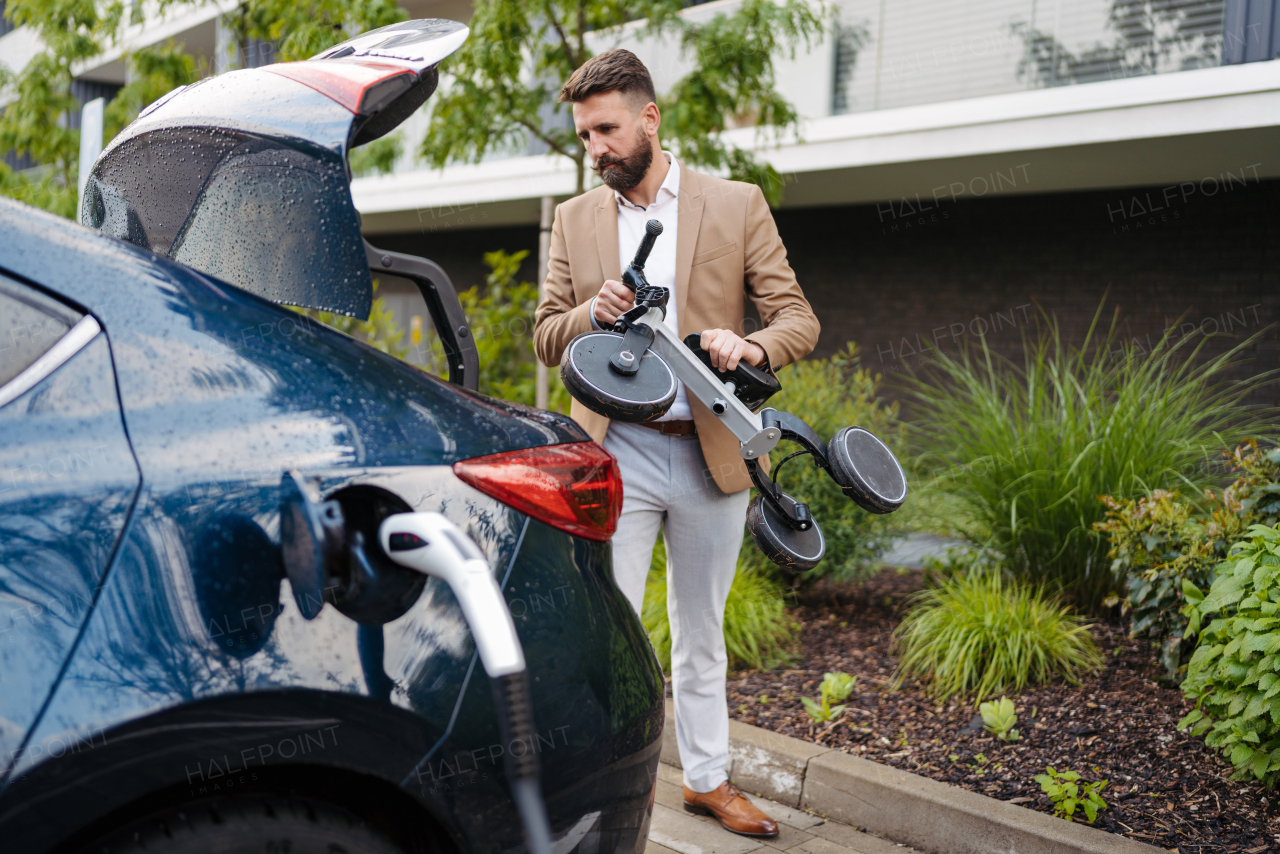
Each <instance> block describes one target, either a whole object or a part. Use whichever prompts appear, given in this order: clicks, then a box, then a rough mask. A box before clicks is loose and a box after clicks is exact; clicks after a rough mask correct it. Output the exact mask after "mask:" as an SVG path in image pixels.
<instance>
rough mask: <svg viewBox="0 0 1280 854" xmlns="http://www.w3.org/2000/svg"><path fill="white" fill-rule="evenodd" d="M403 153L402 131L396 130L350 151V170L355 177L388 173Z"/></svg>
mask: <svg viewBox="0 0 1280 854" xmlns="http://www.w3.org/2000/svg"><path fill="white" fill-rule="evenodd" d="M402 154H404V133H403V131H396V132H395V133H391V134H387V135H386V136H384V137H382V138H381V139H375V140H374V141H373V142H370V143H366V144H365V145H362V146H360V147H359V148H357V149H354V150H353V151H352V152H351V157H350V162H351V172H352V174H353V175H355V177H357V178H364V177H366V176H369V175H390V174H391V173H392V171H393V170H394V169H395V168H396V161H397V160H399V159H400V155H402Z"/></svg>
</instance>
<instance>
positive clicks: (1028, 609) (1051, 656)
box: [894, 572, 1102, 702]
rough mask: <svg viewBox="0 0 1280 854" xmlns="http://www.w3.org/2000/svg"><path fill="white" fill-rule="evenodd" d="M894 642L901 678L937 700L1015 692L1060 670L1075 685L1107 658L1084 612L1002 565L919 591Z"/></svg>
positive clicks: (956, 577) (1059, 673)
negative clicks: (1002, 570)
mask: <svg viewBox="0 0 1280 854" xmlns="http://www.w3.org/2000/svg"><path fill="white" fill-rule="evenodd" d="M894 647H895V649H896V650H897V652H898V654H899V656H900V658H899V661H898V679H899V680H901V679H903V678H906V677H915V678H917V679H919V680H920V681H922V682H923V683H924V685H925V687H926V689H927V690H928V691H929V693H930V694H931V695H932V696H933V697H935V698H936V699H937V700H938V701H939V702H944V701H946V700H947V699H949V698H951V697H952V696H956V695H960V696H969V695H974V696H975V697H976V699H977V700H981V699H982V698H983V697H986V696H988V695H990V694H993V693H996V692H1004V691H1008V692H1011V693H1016V692H1017V691H1020V690H1022V688H1023V687H1025V686H1026V685H1028V684H1039V683H1044V682H1048V681H1049V680H1050V679H1053V678H1055V677H1058V676H1061V677H1062V678H1064V679H1066V680H1067V681H1068V682H1071V683H1073V684H1075V683H1077V682H1078V681H1079V677H1080V675H1081V674H1082V673H1085V672H1087V671H1090V670H1093V669H1095V668H1097V667H1098V666H1099V665H1100V664H1101V661H1102V659H1101V656H1099V655H1098V650H1097V647H1096V646H1095V645H1094V642H1093V636H1092V635H1091V634H1089V628H1088V626H1086V625H1084V624H1083V623H1081V621H1080V620H1079V618H1077V617H1076V616H1074V615H1073V614H1072V613H1071V612H1070V611H1068V610H1067V609H1066V608H1065V607H1063V606H1062V605H1061V604H1060V603H1059V602H1058V601H1057V600H1056V599H1055V598H1053V597H1051V596H1045V595H1044V594H1043V593H1042V592H1041V591H1039V590H1036V589H1034V588H1030V587H1027V586H1025V585H1021V584H1011V583H1009V582H1007V581H1005V580H1004V579H1003V578H1002V577H1001V575H1000V574H999V573H996V572H988V573H975V574H973V575H968V576H965V575H957V576H955V577H952V578H946V579H942V580H941V581H940V582H939V584H938V586H936V587H931V588H926V589H925V590H922V591H920V592H919V593H917V594H915V596H914V597H913V601H912V607H911V610H910V611H909V612H908V614H907V616H906V617H905V618H904V619H903V621H902V622H901V623H900V624H899V625H898V628H897V629H895V630H894Z"/></svg>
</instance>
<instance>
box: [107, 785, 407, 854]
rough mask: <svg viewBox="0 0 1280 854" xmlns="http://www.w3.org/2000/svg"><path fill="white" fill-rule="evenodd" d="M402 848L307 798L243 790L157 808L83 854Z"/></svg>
mask: <svg viewBox="0 0 1280 854" xmlns="http://www.w3.org/2000/svg"><path fill="white" fill-rule="evenodd" d="M263 851H288V852H289V854H333V852H334V851H342V852H345V854H404V849H402V848H400V846H398V845H396V844H395V843H394V842H392V841H391V840H390V839H389V838H388V837H387V836H386V835H385V834H383V833H382V832H381V831H379V830H377V829H375V828H373V827H370V826H369V825H367V824H365V823H364V822H363V821H361V820H360V819H359V818H357V817H356V816H354V815H352V814H351V813H349V812H347V811H346V810H343V809H339V808H338V807H335V806H332V805H330V804H326V803H322V802H320V801H314V800H311V799H309V798H293V797H289V798H286V797H279V796H272V795H241V796H239V797H234V798H217V799H208V800H203V801H192V802H190V803H186V804H183V805H182V806H180V807H177V808H176V809H170V810H167V811H163V812H158V813H156V814H154V815H151V816H148V817H147V818H145V819H142V820H141V821H138V822H136V823H135V824H133V825H131V826H129V827H125V828H122V829H121V830H119V831H117V832H115V833H113V834H111V835H110V836H108V837H107V838H106V839H103V840H101V841H99V842H95V843H94V844H93V845H91V846H89V847H88V848H85V849H84V850H83V854H142V852H146V854H261V852H263Z"/></svg>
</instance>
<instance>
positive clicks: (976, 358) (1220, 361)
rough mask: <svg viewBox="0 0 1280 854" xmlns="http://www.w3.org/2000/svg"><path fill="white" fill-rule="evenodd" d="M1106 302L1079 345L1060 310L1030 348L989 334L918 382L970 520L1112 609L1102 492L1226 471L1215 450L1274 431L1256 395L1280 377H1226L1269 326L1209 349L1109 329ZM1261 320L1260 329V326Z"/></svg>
mask: <svg viewBox="0 0 1280 854" xmlns="http://www.w3.org/2000/svg"><path fill="white" fill-rule="evenodd" d="M1101 318H1102V309H1101V307H1100V308H1099V310H1098V313H1097V314H1095V316H1094V319H1093V323H1092V325H1091V326H1090V328H1089V331H1088V334H1087V335H1086V336H1085V339H1084V342H1083V343H1082V344H1080V345H1079V346H1075V345H1072V344H1068V343H1067V342H1066V341H1065V340H1064V337H1063V334H1062V332H1061V330H1060V329H1059V327H1058V324H1057V322H1056V320H1054V319H1052V318H1050V317H1048V316H1047V315H1046V316H1045V317H1044V318H1043V320H1044V324H1043V329H1042V333H1041V334H1040V335H1039V336H1038V337H1037V338H1035V339H1024V341H1023V346H1024V356H1023V358H1022V360H1021V361H1020V362H1015V361H1013V360H1010V359H1007V358H1004V357H1001V356H999V355H997V354H995V353H993V352H991V350H990V349H988V347H987V342H986V339H985V338H984V339H983V340H982V344H981V347H980V348H977V349H974V350H969V349H966V350H964V351H963V352H961V353H960V354H959V355H955V356H952V355H949V354H946V353H942V352H938V353H935V354H934V361H933V365H934V368H935V369H936V370H934V371H933V372H931V373H930V374H928V375H927V376H925V377H922V378H918V379H916V380H915V381H914V382H913V388H912V393H913V396H914V398H915V405H914V409H915V414H916V418H915V423H916V425H917V426H918V428H919V433H918V444H919V446H920V447H921V448H922V449H923V450H924V451H925V453H924V454H923V455H922V457H921V459H920V462H921V463H922V464H924V465H926V466H928V467H929V468H931V469H932V470H933V471H934V472H935V480H934V482H933V485H934V486H936V487H938V488H940V489H941V490H943V491H944V492H946V493H948V494H950V495H952V496H953V497H954V498H955V499H956V500H957V501H958V503H959V504H960V507H961V513H962V515H963V516H964V517H965V518H967V519H968V520H969V521H968V522H966V523H965V524H964V525H963V527H962V530H961V532H960V533H961V534H962V535H963V536H964V538H965V539H967V540H968V541H969V542H970V543H971V544H972V545H973V546H975V547H977V548H978V549H980V550H982V551H984V552H986V553H991V554H994V555H995V556H996V557H997V558H998V562H999V563H1000V564H1001V565H1002V566H1003V568H1004V570H1005V571H1006V572H1008V573H1010V574H1012V576H1013V577H1014V578H1016V579H1017V580H1019V581H1021V582H1023V583H1026V584H1033V585H1036V586H1042V585H1043V586H1045V587H1046V588H1048V589H1049V590H1051V591H1052V592H1061V593H1062V594H1064V596H1065V597H1066V598H1068V599H1069V600H1070V601H1072V602H1073V603H1074V604H1075V605H1077V606H1078V607H1080V608H1081V609H1082V610H1084V611H1088V612H1095V613H1096V612H1099V611H1101V610H1102V608H1103V605H1102V603H1103V601H1104V600H1106V599H1107V598H1108V597H1110V596H1112V595H1115V594H1117V593H1120V592H1121V587H1122V585H1123V580H1124V579H1123V574H1124V573H1123V572H1119V571H1116V570H1115V569H1113V567H1112V565H1111V562H1110V561H1109V560H1107V547H1108V544H1107V540H1106V537H1105V536H1103V535H1102V534H1101V533H1100V532H1099V531H1097V530H1095V529H1094V523H1095V522H1099V521H1102V519H1103V514H1104V512H1105V510H1106V508H1105V507H1104V506H1103V505H1102V504H1101V503H1100V502H1099V501H1098V496H1100V495H1110V496H1113V497H1115V498H1116V499H1121V500H1123V499H1127V498H1134V497H1137V496H1139V495H1145V494H1147V493H1148V492H1149V491H1150V490H1153V489H1168V488H1171V487H1179V486H1180V487H1182V488H1183V489H1185V490H1186V491H1187V492H1189V493H1192V494H1199V493H1200V492H1201V490H1202V489H1203V488H1205V487H1207V486H1210V485H1212V484H1213V482H1214V479H1215V475H1214V473H1213V471H1212V468H1211V466H1210V462H1211V461H1212V460H1216V459H1218V458H1219V457H1220V454H1221V453H1222V452H1223V451H1225V450H1228V449H1229V448H1231V447H1234V446H1235V445H1236V444H1238V443H1239V442H1240V441H1242V440H1243V439H1244V438H1245V437H1246V436H1263V437H1269V436H1273V435H1274V433H1275V428H1274V423H1272V421H1271V420H1270V419H1269V416H1268V413H1266V412H1262V411H1260V410H1258V409H1257V408H1250V407H1249V406H1247V405H1245V401H1246V398H1247V397H1248V396H1249V395H1250V394H1251V393H1252V392H1253V391H1254V390H1256V389H1258V388H1259V387H1260V386H1261V385H1263V384H1264V383H1266V382H1270V381H1271V380H1272V379H1273V378H1274V372H1271V373H1263V374H1258V375H1256V376H1253V377H1252V378H1250V379H1247V380H1242V381H1239V382H1227V379H1228V378H1227V376H1226V374H1227V372H1228V370H1229V369H1230V368H1232V367H1233V366H1234V365H1235V364H1236V363H1237V362H1238V361H1240V359H1241V356H1242V355H1243V352H1244V351H1245V350H1246V349H1247V348H1250V347H1252V346H1254V345H1255V344H1256V343H1257V337H1258V336H1257V335H1255V336H1253V337H1251V338H1248V339H1245V340H1243V341H1240V342H1239V343H1237V344H1235V345H1234V346H1232V347H1231V348H1229V349H1228V350H1226V352H1223V353H1221V354H1220V355H1217V356H1213V357H1206V356H1205V355H1204V353H1203V352H1202V348H1203V345H1204V343H1205V341H1206V340H1207V339H1205V338H1200V339H1198V340H1197V339H1193V338H1190V337H1184V338H1180V339H1177V340H1175V339H1174V338H1172V337H1170V336H1169V335H1166V336H1165V337H1163V338H1161V339H1159V340H1158V341H1155V342H1154V343H1153V344H1150V346H1149V347H1147V348H1144V347H1143V346H1141V344H1140V343H1138V342H1136V340H1130V341H1125V340H1124V338H1123V336H1122V335H1121V334H1120V330H1119V325H1118V314H1117V315H1116V318H1115V319H1113V321H1112V324H1111V326H1110V328H1109V329H1103V328H1102V327H1101V326H1100V323H1099V321H1100V320H1101ZM1259 334H1261V333H1259Z"/></svg>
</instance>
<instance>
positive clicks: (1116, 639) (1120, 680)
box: [729, 570, 1280, 854]
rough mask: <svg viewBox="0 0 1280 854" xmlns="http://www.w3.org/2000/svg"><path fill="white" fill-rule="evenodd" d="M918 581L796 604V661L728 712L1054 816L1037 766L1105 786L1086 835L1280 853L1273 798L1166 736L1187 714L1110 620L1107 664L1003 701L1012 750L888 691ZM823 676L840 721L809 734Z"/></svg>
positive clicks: (963, 714)
mask: <svg viewBox="0 0 1280 854" xmlns="http://www.w3.org/2000/svg"><path fill="white" fill-rule="evenodd" d="M919 585H920V580H919V575H918V574H917V573H909V574H900V573H899V572H897V571H894V570H886V571H884V572H881V573H880V574H879V575H877V576H876V577H875V578H873V579H871V580H870V581H869V582H867V583H866V584H865V585H864V586H862V587H860V588H850V589H842V590H839V591H837V590H835V589H833V588H827V587H819V588H818V589H816V590H814V591H812V592H811V593H809V594H807V595H804V596H802V597H801V598H800V599H798V600H797V601H796V602H795V603H793V604H795V605H796V607H795V608H794V609H793V610H792V614H793V616H795V617H796V619H798V620H799V621H800V622H801V624H802V626H803V635H802V637H801V640H800V645H799V649H800V650H801V651H802V655H803V658H802V659H801V660H800V661H798V662H797V663H796V664H795V665H794V666H793V667H792V668H791V669H786V670H777V671H770V672H754V671H753V672H743V673H737V674H731V675H730V679H729V714H730V716H731V717H733V718H735V719H737V720H739V721H742V722H743V723H748V724H754V725H755V726H759V727H763V728H765V729H769V730H773V731H774V732H779V733H783V734H785V735H790V736H793V737H796V738H801V739H804V740H805V741H810V742H816V743H818V744H822V745H824V746H828V747H833V748H837V749H840V750H844V751H846V752H848V753H852V754H855V755H858V756H864V757H866V758H868V759H873V760H875V761H877V762H883V763H885V764H886V765H892V766H893V767H895V768H901V769H903V770H906V771H911V772H913V773H916V774H922V775H924V776H926V777H930V778H932V779H935V780H941V781H943V782H947V783H952V784H955V785H958V786H962V787H964V788H966V789H969V790H971V791H974V792H978V793H980V794H983V795H987V796H989V797H993V798H998V799H1000V800H1005V801H1010V802H1012V803H1018V804H1021V805H1023V806H1026V807H1028V808H1031V809H1035V810H1039V811H1042V812H1050V813H1051V812H1052V811H1053V807H1052V805H1051V803H1050V801H1049V799H1048V797H1047V796H1045V795H1044V794H1043V793H1041V791H1040V786H1039V784H1038V783H1036V782H1035V781H1034V779H1033V777H1034V776H1035V775H1036V774H1041V773H1043V772H1044V770H1045V766H1046V765H1052V766H1054V768H1056V769H1057V770H1058V771H1060V772H1061V771H1065V770H1073V771H1078V772H1079V773H1080V774H1081V775H1082V776H1083V777H1084V778H1085V779H1087V780H1097V779H1107V780H1110V781H1111V782H1110V785H1109V786H1107V788H1106V789H1105V790H1104V791H1103V793H1102V794H1103V797H1104V799H1105V800H1106V801H1107V803H1108V804H1109V805H1110V807H1109V808H1108V809H1107V810H1104V811H1103V812H1102V813H1101V814H1100V815H1099V816H1098V820H1097V821H1096V822H1095V823H1094V826H1095V827H1098V828H1101V829H1104V830H1107V831H1110V832H1112V833H1119V834H1122V835H1124V836H1129V837H1132V838H1133V839H1136V840H1140V841H1142V842H1146V843H1148V844H1151V845H1155V846H1157V847H1160V848H1165V849H1169V850H1177V851H1180V852H1183V854H1191V852H1197V854H1198V852H1201V851H1204V852H1248V854H1262V852H1264V851H1280V809H1278V808H1277V799H1276V796H1275V794H1274V793H1268V792H1267V790H1266V789H1265V787H1263V786H1262V785H1260V784H1258V783H1243V782H1238V781H1231V780H1229V779H1228V778H1229V777H1230V776H1231V771H1232V769H1231V767H1230V766H1229V765H1228V764H1227V763H1226V762H1224V761H1223V760H1221V759H1220V758H1218V757H1217V756H1216V755H1215V754H1214V753H1213V752H1212V751H1210V750H1209V749H1208V748H1206V747H1205V746H1204V744H1203V742H1201V741H1200V740H1199V739H1197V738H1194V737H1192V736H1191V735H1190V734H1189V733H1185V732H1181V733H1180V732H1178V731H1177V730H1176V729H1175V724H1176V723H1177V721H1178V720H1179V719H1180V718H1181V717H1182V716H1183V715H1184V714H1186V712H1187V711H1188V710H1189V709H1190V704H1189V703H1187V702H1186V701H1185V700H1183V698H1182V696H1181V694H1180V693H1179V692H1178V691H1177V690H1176V689H1174V688H1165V687H1162V686H1160V685H1158V684H1157V683H1156V681H1155V679H1156V678H1157V677H1158V675H1159V673H1160V670H1159V668H1158V667H1157V666H1156V665H1155V663H1154V661H1153V660H1152V655H1151V652H1150V649H1149V647H1148V646H1147V645H1146V644H1145V643H1143V642H1139V641H1130V640H1128V639H1127V638H1126V637H1125V634H1124V630H1123V628H1122V627H1121V626H1120V625H1118V624H1116V625H1110V624H1105V623H1104V624H1100V625H1097V626H1095V627H1094V630H1093V631H1094V637H1095V638H1096V640H1097V643H1098V648H1099V650H1100V651H1101V652H1102V653H1103V657H1104V659H1105V661H1106V664H1105V666H1104V668H1103V669H1102V670H1101V671H1099V672H1098V673H1096V674H1094V675H1092V676H1090V677H1088V678H1087V679H1086V680H1085V681H1084V682H1083V684H1081V685H1080V686H1078V687H1077V686H1070V685H1065V684H1055V685H1050V686H1047V687H1043V688H1038V689H1034V690H1029V691H1025V692H1023V693H1021V694H1019V695H1015V696H1012V697H1011V699H1013V700H1014V701H1015V703H1016V704H1017V708H1018V726H1017V728H1018V729H1019V730H1020V732H1021V734H1022V738H1021V740H1020V741H1017V742H1015V743H1012V744H1007V745H1006V744H1003V743H1002V742H1000V741H998V740H997V739H995V738H994V737H992V736H990V735H989V734H987V733H986V732H985V731H983V729H982V726H981V719H980V718H976V717H975V709H974V707H973V706H972V705H967V704H961V703H951V704H950V705H948V706H946V707H942V708H940V707H938V706H937V705H936V704H934V703H932V702H931V701H929V700H928V699H927V698H926V697H925V695H924V694H923V693H922V692H921V691H920V690H919V688H918V687H917V686H915V685H913V684H911V683H907V684H906V685H904V686H902V688H901V689H899V690H896V691H894V690H888V687H889V685H890V683H891V679H892V673H893V668H894V664H895V658H894V657H893V656H892V655H890V653H889V644H890V633H891V632H892V631H893V628H894V627H895V626H896V625H897V624H898V621H899V620H900V619H901V616H902V613H903V610H904V605H905V600H906V598H907V596H909V595H910V593H911V592H913V591H914V590H916V589H918V588H919ZM826 671H844V672H847V673H850V674H854V675H856V676H857V677H858V682H857V685H856V686H855V688H854V692H853V694H852V695H851V696H850V698H849V700H848V701H847V709H846V710H845V712H844V714H843V715H842V716H841V717H840V718H838V719H837V720H836V721H835V722H834V723H824V724H818V725H815V724H814V723H813V722H812V721H811V720H810V718H809V716H808V714H806V713H805V711H804V707H803V706H802V704H801V702H800V698H801V697H802V696H808V697H813V698H816V697H817V696H818V685H819V684H820V683H821V681H822V674H823V673H824V672H826ZM762 695H763V696H764V697H765V698H767V700H766V701H764V702H762V701H761V697H762Z"/></svg>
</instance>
